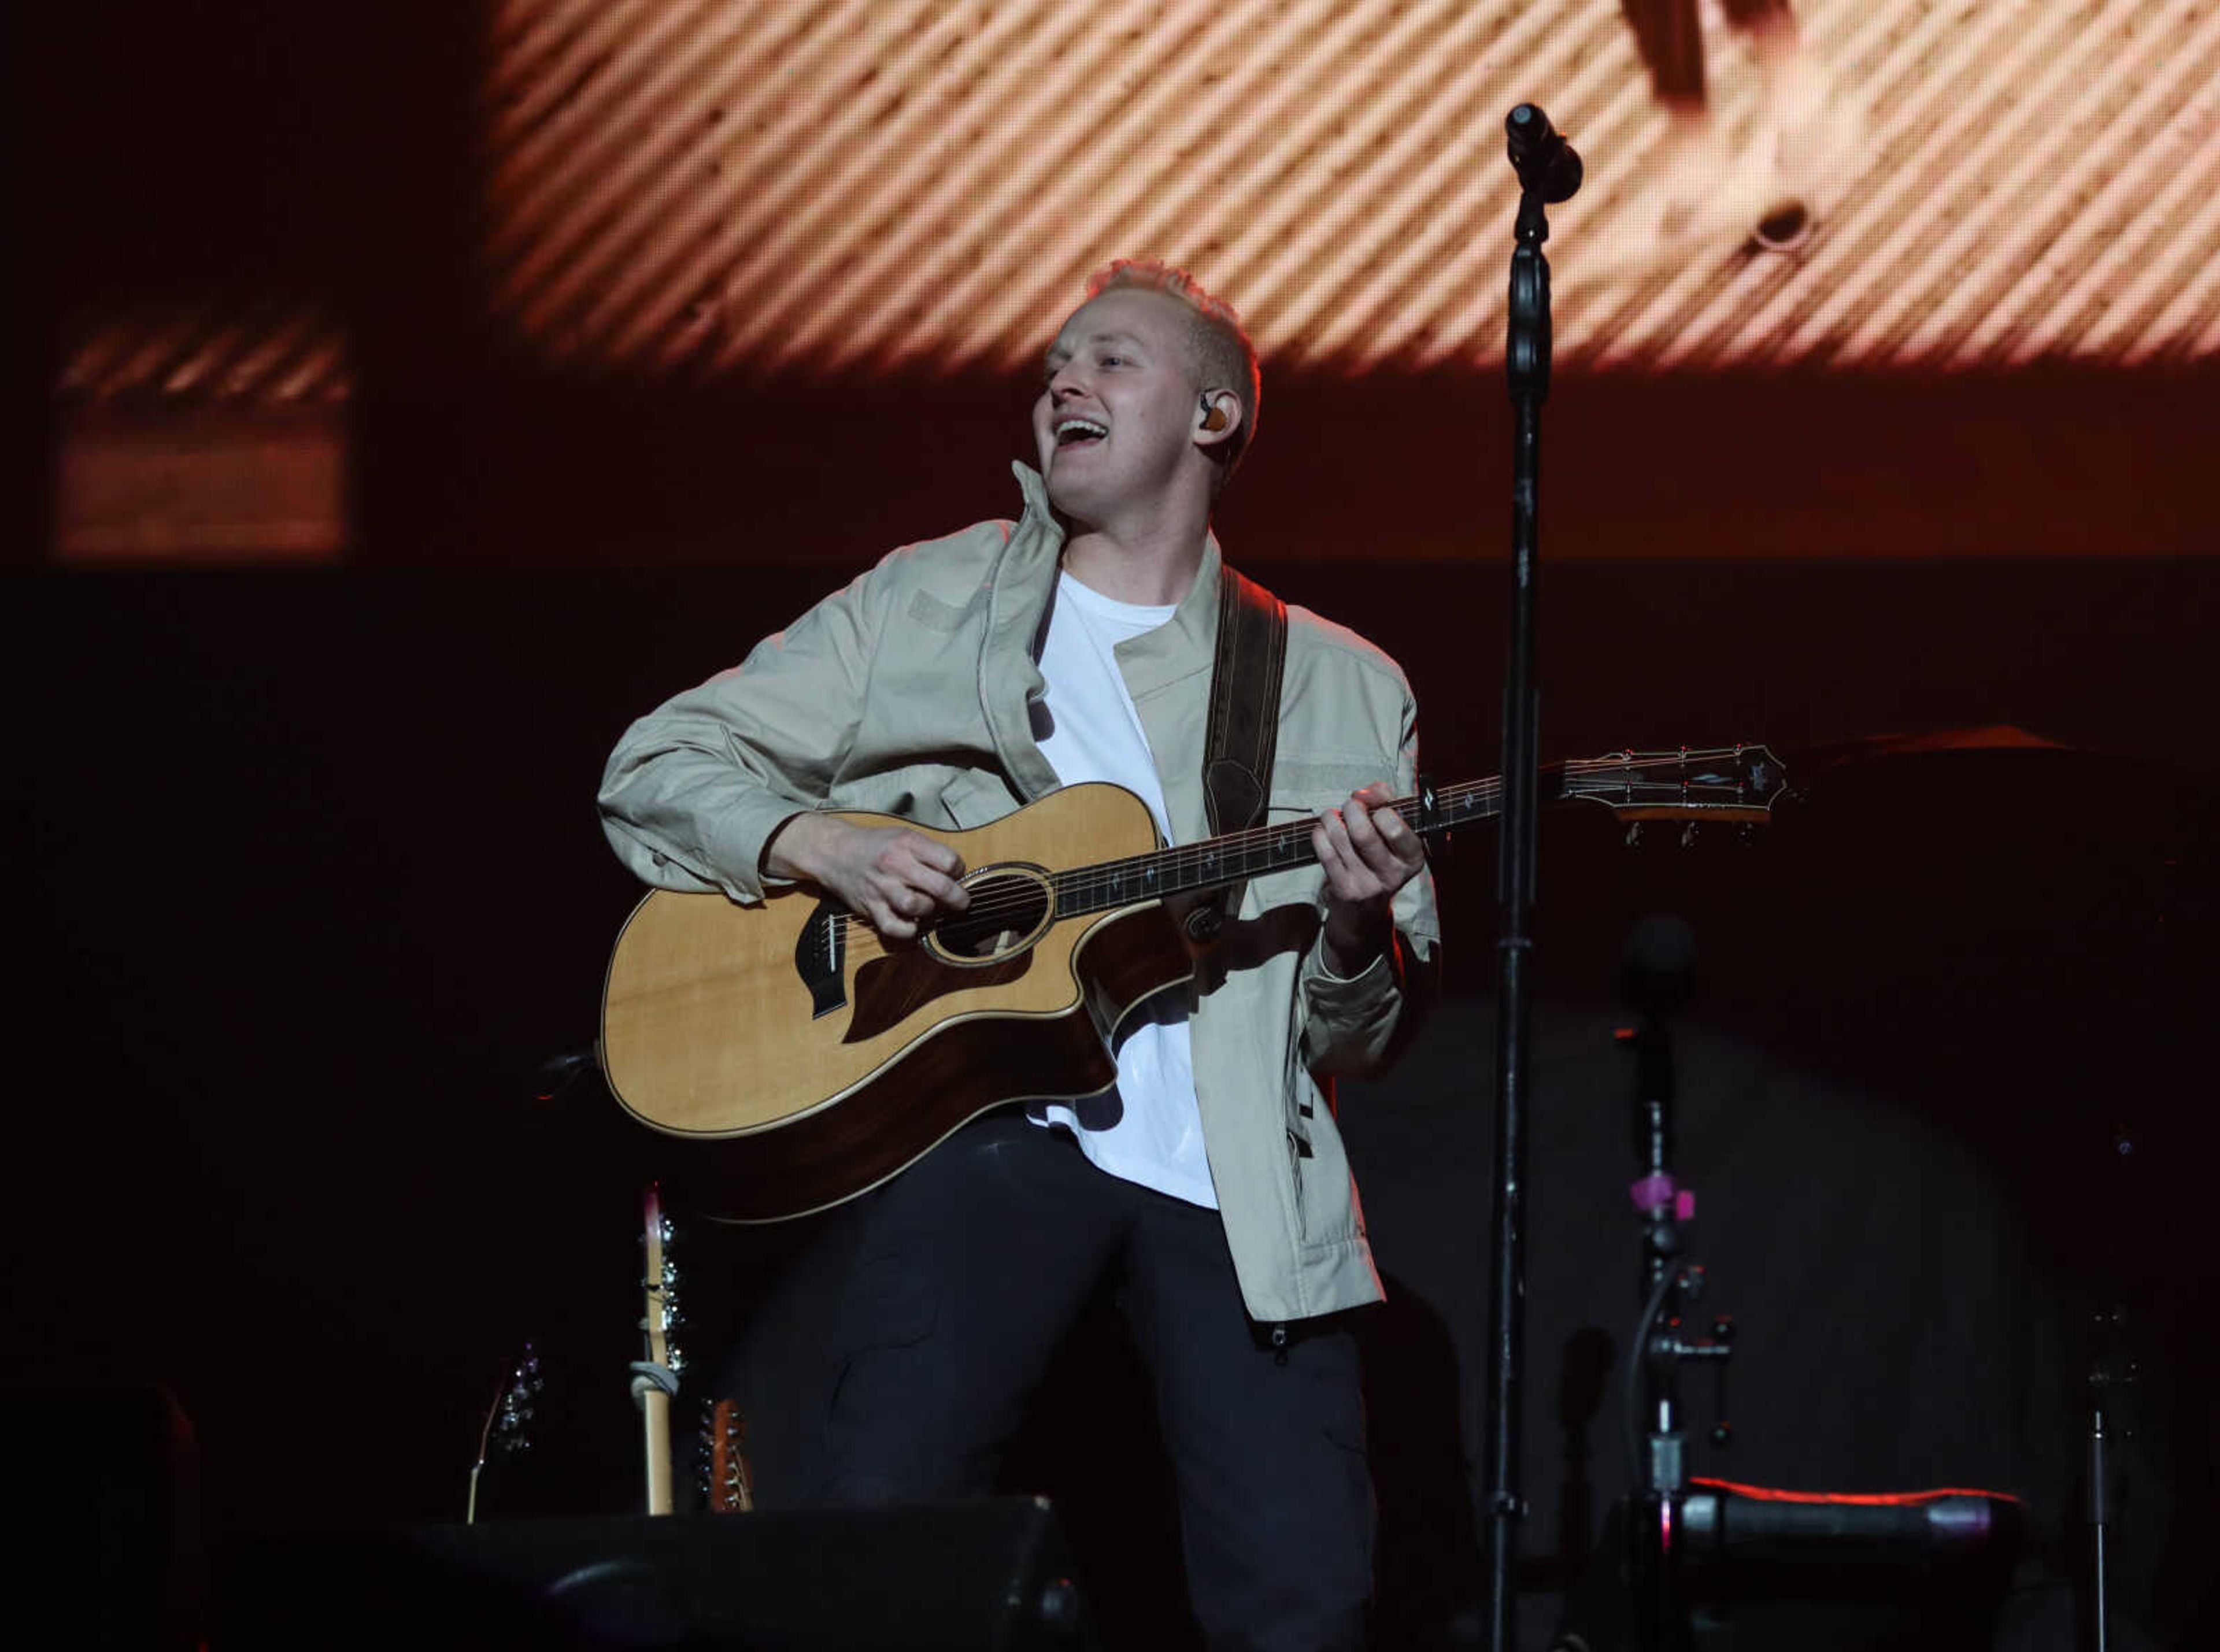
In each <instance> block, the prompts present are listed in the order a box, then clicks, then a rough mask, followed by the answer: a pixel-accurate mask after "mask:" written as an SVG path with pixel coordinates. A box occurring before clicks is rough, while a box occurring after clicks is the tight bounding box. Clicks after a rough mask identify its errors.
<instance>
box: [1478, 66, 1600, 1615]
mask: <svg viewBox="0 0 2220 1652" xmlns="http://www.w3.org/2000/svg"><path fill="white" fill-rule="evenodd" d="M1504 132H1505V136H1506V147H1507V149H1508V150H1509V153H1510V156H1511V163H1512V165H1513V166H1514V167H1516V168H1517V169H1518V182H1519V198H1518V225H1517V228H1516V232H1515V233H1516V236H1517V240H1518V246H1517V247H1516V249H1515V250H1514V251H1513V252H1512V255H1511V311H1510V320H1509V329H1508V334H1507V337H1506V344H1505V352H1504V365H1505V369H1506V376H1507V377H1508V379H1509V381H1510V389H1511V405H1512V415H1513V421H1514V422H1513V428H1512V484H1511V588H1512V589H1511V640H1510V646H1509V648H1508V650H1507V651H1506V657H1505V660H1504V670H1503V824H1502V838H1501V842H1502V854H1501V857H1500V861H1499V862H1498V866H1497V882H1496V900H1497V903H1498V907H1499V913H1500V915H1499V918H1498V920H1497V926H1496V943H1495V945H1496V979H1497V991H1498V994H1499V996H1498V1000H1497V1006H1496V1038H1495V1052H1496V1063H1495V1229H1494V1253H1493V1256H1492V1258H1491V1263H1490V1268H1489V1279H1490V1285H1491V1289H1490V1294H1489V1299H1488V1343H1489V1349H1490V1353H1489V1359H1488V1367H1487V1454H1486V1473H1487V1512H1488V1578H1487V1618H1488V1631H1487V1632H1488V1640H1487V1643H1488V1645H1489V1647H1490V1648H1492V1649H1494V1652H1510V1649H1511V1647H1512V1643H1513V1638H1514V1637H1513V1630H1514V1625H1515V1622H1516V1617H1517V1600H1518V1590H1517V1567H1518V1528H1519V1522H1520V1521H1521V1520H1523V1519H1524V1518H1525V1513H1526V1504H1525V1498H1524V1497H1523V1496H1521V1495H1520V1491H1519V1486H1520V1479H1519V1463H1518V1418H1519V1400H1520V1394H1519V1384H1520V1379H1521V1373H1522V1370H1523V1368H1524V1362H1525V1307H1526V1256H1525V1244H1526V1108H1527V1104H1528V1096H1527V1082H1526V1078H1527V1044H1528V1033H1529V1030H1530V1027H1531V1011H1530V1008H1529V1005H1528V984H1529V976H1530V974H1531V969H1532V967H1533V952H1534V944H1533V937H1532V935H1531V932H1530V926H1531V919H1532V913H1533V908H1534V898H1535V877H1534V838H1535V811H1536V807H1537V801H1538V795H1539V791H1540V766H1541V758H1540V754H1539V750H1538V746H1537V739H1538V736H1539V734H1540V729H1541V701H1540V696H1539V694H1538V692H1537V689H1536V688H1535V684H1534V583H1535V582H1534V565H1535V548H1536V526H1537V504H1538V501H1539V497H1540V488H1541V459H1542V403H1543V401H1544V400H1546V399H1547V398H1548V396H1549V394H1550V261H1549V260H1548V259H1546V258H1544V257H1543V255H1542V243H1543V241H1545V240H1548V239H1549V238H1550V223H1549V219H1548V216H1547V215H1546V214H1545V213H1544V211H1543V208H1544V207H1546V206H1547V205H1548V204H1549V203H1551V202H1555V201H1565V200H1569V199H1570V198H1571V197H1572V195H1573V193H1574V191H1575V190H1578V189H1579V188H1580V184H1581V159H1580V157H1579V156H1578V155H1577V154H1575V153H1574V151H1573V149H1572V146H1570V145H1569V144H1568V143H1566V142H1565V140H1563V138H1562V137H1561V136H1559V135H1558V134H1557V133H1556V129H1555V128H1552V127H1551V126H1550V117H1549V116H1548V115H1544V114H1543V112H1542V111H1541V110H1540V109H1537V108H1536V107H1535V106H1534V105H1533V104H1531V103H1521V104H1520V105H1519V106H1518V108H1517V109H1513V110H1512V111H1511V114H1510V115H1509V116H1508V117H1507V118H1506V120H1505V122H1504Z"/></svg>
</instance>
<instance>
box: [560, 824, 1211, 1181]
mask: <svg viewBox="0 0 2220 1652" xmlns="http://www.w3.org/2000/svg"><path fill="white" fill-rule="evenodd" d="M839 818H840V819H842V820H847V821H849V822H851V824H854V825H857V826H907V827H909V828H910V829H911V830H914V831H918V832H923V833H924V835H926V836H927V837H931V838H936V839H938V840H939V841H940V842H942V843H945V844H947V845H949V846H950V847H951V848H952V849H954V850H955V851H957V854H959V855H961V856H962V857H963V863H964V866H965V867H966V869H967V872H966V876H965V878H964V883H965V886H966V888H969V889H970V892H971V895H972V910H973V913H974V914H976V915H977V916H976V920H975V921H973V922H972V923H971V924H970V926H969V932H963V931H960V930H959V928H958V926H957V922H956V921H955V920H946V921H944V923H943V924H942V925H941V926H940V928H939V932H935V933H933V934H930V935H928V936H926V937H925V938H922V939H921V940H920V942H918V943H914V944H912V943H882V942H881V941H879V940H878V938H876V936H875V935H874V934H872V933H871V932H870V931H869V930H868V929H867V928H865V927H864V926H863V925H862V924H861V922H860V921H859V920H848V919H847V918H846V916H845V914H844V913H839V911H838V910H837V909H835V908H832V907H829V906H828V905H827V903H826V901H825V900H824V898H823V896H822V895H821V894H820V892H818V891H816V890H814V889H813V888H808V887H807V886H795V887H794V888H788V889H783V890H780V891H776V892H775V893H772V894H770V895H769V896H768V898H767V899H766V900H765V901H764V902H763V904H762V905H760V906H753V907H744V906H739V905H737V904H735V903H734V902H733V901H729V900H727V899H726V897H725V896H724V895H720V894H708V895H685V894H677V893H675V892H671V891H667V890H659V891H658V892H656V893H655V894H652V895H649V896H648V897H647V898H646V899H645V900H644V901H641V902H640V904H639V907H636V908H635V909H634V910H633V914H632V917H631V918H630V920H627V923H626V926H625V928H624V931H623V932H622V934H621V935H620V937H619V938H618V940H617V944H616V949H615V951H614V955H613V957H611V959H610V963H609V974H608V983H607V988H606V990H605V992H604V994H603V999H602V1043H601V1052H602V1066H603V1069H604V1070H605V1071H606V1073H607V1075H608V1082H609V1088H610V1089H611V1090H612V1091H613V1092H614V1094H615V1095H616V1098H617V1100H618V1101H619V1102H620V1104H621V1105H622V1106H623V1107H625V1109H626V1110H627V1112H629V1113H632V1114H633V1117H634V1118H636V1119H639V1121H640V1122H641V1123H643V1124H645V1125H649V1126H650V1127H652V1128H653V1129H655V1130H658V1131H664V1132H665V1133H666V1134H669V1135H671V1136H674V1137H679V1138H684V1139H686V1140H688V1141H689V1142H691V1143H694V1144H696V1145H697V1146H698V1148H699V1149H700V1150H699V1151H697V1152H695V1154H694V1155H693V1157H694V1158H695V1160H696V1161H697V1163H696V1164H695V1167H694V1169H695V1175H694V1176H690V1177H689V1180H698V1181H702V1182H703V1183H704V1184H705V1185H704V1186H703V1188H702V1192H703V1194H704V1195H705V1203H706V1206H707V1207H708V1208H711V1209H714V1211H715V1212H716V1213H717V1214H718V1215H719V1216H720V1217H722V1218H724V1219H729V1220H734V1221H744V1222H746V1221H776V1220H781V1219H785V1218H788V1217H793V1216H799V1215H803V1214H806V1213H809V1212H812V1211H815V1210H820V1209H823V1208H825V1207H826V1206H831V1205H834V1204H838V1203H839V1202H840V1201H841V1200H845V1199H849V1198H852V1197H854V1196H855V1195H856V1194H859V1193H862V1192H864V1191H865V1190H866V1189H868V1188H872V1187H876V1185H877V1184H878V1183H879V1182H881V1181H885V1180H886V1179H887V1178H888V1177H889V1176H891V1175H894V1174H895V1173H896V1172H897V1171H899V1170H901V1169H903V1168H904V1167H906V1166H907V1165H908V1164H910V1163H914V1161H915V1160H916V1159H918V1158H920V1157H921V1156H923V1155H924V1154H926V1152H928V1151H930V1150H932V1148H933V1147H934V1146H935V1145H937V1144H939V1142H941V1141H942V1140H943V1139H945V1138H946V1137H947V1136H948V1135H949V1134H950V1133H951V1131H954V1130H956V1129H957V1127H959V1126H960V1125H963V1124H964V1123H966V1122H967V1121H969V1120H970V1119H974V1118H976V1117H977V1116H978V1115H979V1114H980V1113H984V1112H986V1111H987V1110H988V1109H989V1108H991V1107H997V1106H1001V1105H1002V1104H1003V1103H1006V1102H1010V1101H1015V1100H1029V1099H1032V1098H1035V1097H1044V1096H1056V1097H1069V1096H1077V1095H1087V1094H1094V1092H1096V1091H1099V1090H1101V1089H1104V1088H1107V1087H1108V1086H1109V1085H1110V1084H1112V1083H1113V1082H1115V1080H1116V1078H1117V1069H1116V1066H1115V1064H1114V1063H1113V1060H1112V1058H1111V1057H1110V1054H1109V1052H1108V1049H1107V1040H1108V1038H1109V1035H1110V1033H1111V1032H1112V1031H1113V1029H1114V1028H1115V1027H1116V1025H1117V1024H1118V1022H1119V1019H1122V1018H1123V1017H1124V1015H1125V1014H1126V1013H1127V1012H1128V1011H1129V1010H1131V1009H1132V1007H1133V1006H1134V1005H1136V1004H1138V1002H1140V1001H1142V1000H1143V999H1144V998H1147V997H1148V996H1150V995H1151V994H1154V993H1157V992H1160V991H1162V990H1163V989H1164V988H1167V987H1171V986H1174V985H1176V984H1178V983H1180V982H1184V981H1186V980H1188V978H1189V977H1190V976H1191V975H1192V973H1193V963H1192V960H1191V958H1190V957H1189V955H1188V951H1187V949H1186V947H1185V945H1184V944H1182V941H1181V938H1180V935H1179V931H1178V928H1177V926H1176V925H1175V923H1174V922H1173V920H1172V918H1171V916H1170V914H1169V913H1168V912H1167V911H1166V910H1165V908H1164V906H1163V902H1162V901H1157V900H1147V901H1140V902H1138V903H1137V904H1133V905H1130V906H1124V907H1118V908H1117V909H1115V910H1111V911H1094V912H1088V913H1081V914H1080V915H1077V916H1073V917H1061V916H1059V915H1058V914H1057V912H1056V911H1055V909H1054V906H1053V903H1052V901H1051V900H1050V899H1049V896H1048V890H1047V878H1048V876H1050V875H1051V873H1052V872H1053V871H1054V870H1056V869H1058V868H1063V867H1069V866H1075V865H1082V864H1088V863H1101V862H1108V861H1117V860H1122V859H1124V858H1126V857H1133V856H1142V855H1146V854H1148V853H1149V852H1150V851H1152V850H1154V849H1155V848H1156V846H1157V834H1156V828H1155V823H1154V821H1153V820H1152V819H1151V816H1150V814H1149V811H1148V807H1147V806H1146V805H1145V804H1144V803H1143V802H1142V801H1140V800H1139V799H1138V798H1137V797H1135V796H1134V795H1132V793H1130V792H1127V791H1125V790H1124V789H1120V788H1119V787H1115V786H1108V785H1100V784H1089V785H1081V786H1069V787H1066V788H1064V789H1063V790H1061V791H1057V792H1053V793H1051V794H1050V795H1048V796H1047V797H1045V798H1042V799H1040V800H1039V801H1037V802H1034V803H1032V804H1030V805H1028V806H1026V807H1024V808H1021V809H1020V810H1018V811H1017V812H1016V813H1014V814H1009V815H1006V816H1005V817H1003V818H1002V819H1001V820H997V821H995V822H993V823H992V824H990V825H988V826H980V827H977V828H976V829H974V830H972V831H969V832H939V831H932V830H930V829H928V828H926V827H921V826H915V825H914V823H912V822H909V821H904V820H895V819H893V818H891V817H889V816H884V815H874V814H844V815H841V816H839ZM997 912H998V913H1002V914H1003V919H1002V920H1001V922H1002V925H1003V926H1002V927H1000V928H995V927H994V926H991V925H988V924H987V923H986V921H985V914H987V913H997Z"/></svg>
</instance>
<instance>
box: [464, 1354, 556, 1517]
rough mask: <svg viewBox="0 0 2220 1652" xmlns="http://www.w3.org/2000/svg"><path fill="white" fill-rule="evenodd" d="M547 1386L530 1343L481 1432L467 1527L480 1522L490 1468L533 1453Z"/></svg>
mask: <svg viewBox="0 0 2220 1652" xmlns="http://www.w3.org/2000/svg"><path fill="white" fill-rule="evenodd" d="M545 1386H546V1384H545V1383H544V1382H543V1381H542V1380H541V1378H540V1375H539V1355H538V1353H536V1352H535V1351H534V1350H533V1346H532V1344H531V1343H525V1344H524V1351H523V1352H522V1353H521V1354H520V1355H519V1356H517V1360H516V1363H515V1365H514V1366H513V1367H512V1368H510V1370H509V1374H508V1380H507V1381H505V1382H503V1383H502V1389H501V1392H500V1393H499V1394H498V1395H497V1396H496V1398H495V1400H494V1402H493V1408H492V1409H491V1410H490V1411H489V1412H486V1415H485V1423H484V1425H483V1427H481V1428H480V1429H479V1430H478V1456H477V1462H474V1463H472V1464H471V1489H470V1496H469V1498H468V1499H467V1501H466V1502H465V1505H464V1508H463V1523H464V1524H465V1525H469V1524H473V1523H475V1522H476V1521H477V1518H478V1480H479V1476H480V1475H481V1474H483V1473H484V1472H485V1466H486V1464H487V1463H489V1462H501V1461H503V1460H504V1459H508V1458H514V1457H519V1456H523V1455H524V1454H525V1453H526V1452H527V1451H529V1450H531V1449H532V1434H531V1429H530V1424H531V1422H532V1418H533V1412H534V1411H535V1410H536V1409H537V1406H538V1403H539V1391H540V1390H541V1388H542V1387H545Z"/></svg>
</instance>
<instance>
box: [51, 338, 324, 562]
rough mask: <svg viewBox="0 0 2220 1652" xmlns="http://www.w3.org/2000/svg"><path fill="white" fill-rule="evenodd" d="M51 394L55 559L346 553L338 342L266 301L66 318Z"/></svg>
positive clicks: (285, 558) (307, 557)
mask: <svg viewBox="0 0 2220 1652" xmlns="http://www.w3.org/2000/svg"><path fill="white" fill-rule="evenodd" d="M68 333H69V336H68V338H67V339H66V341H65V349H64V352H63V357H62V363H61V370H60V372H59V383H58V385H57V387H56V390H57V393H56V397H55V400H56V404H57V405H56V414H57V421H56V422H57V429H58V432H59V442H58V444H57V452H56V463H55V477H54V502H55V509H54V534H53V555H54V557H55V558H57V559H58V560H59V561H63V562H69V563H88V564H89V563H103V564H110V563H190V564H234V563H260V562H272V561H278V562H294V561H323V560H329V559H331V558H336V557H338V556H339V555H340V554H341V552H344V550H345V549H346V538H347V533H346V446H347V433H346V417H347V402H348V400H349V397H350V395H351V392H352V379H351V377H350V373H349V369H348V365H347V352H346V343H345V340H344V338H343V337H342V335H341V334H340V332H339V331H338V329H337V328H336V327H333V326H332V325H331V324H330V323H329V322H328V321H325V320H324V319H322V318H321V317H320V316H319V315H315V314H314V313H313V312H309V311H304V310H281V309H271V308H269V307H251V308H250V309H245V310H241V309H238V308H236V307H231V308H223V309H209V310H173V311H168V312H161V313H155V312H142V313H137V314H132V315H103V316H99V317H84V318H79V320H78V322H77V324H76V325H74V326H72V327H70V328H69V329H68Z"/></svg>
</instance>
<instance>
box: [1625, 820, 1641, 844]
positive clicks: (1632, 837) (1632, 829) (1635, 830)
mask: <svg viewBox="0 0 2220 1652" xmlns="http://www.w3.org/2000/svg"><path fill="white" fill-rule="evenodd" d="M1626 846H1627V847H1628V848H1629V849H1639V848H1641V847H1642V822H1641V821H1639V820H1629V821H1628V822H1627V823H1626Z"/></svg>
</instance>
